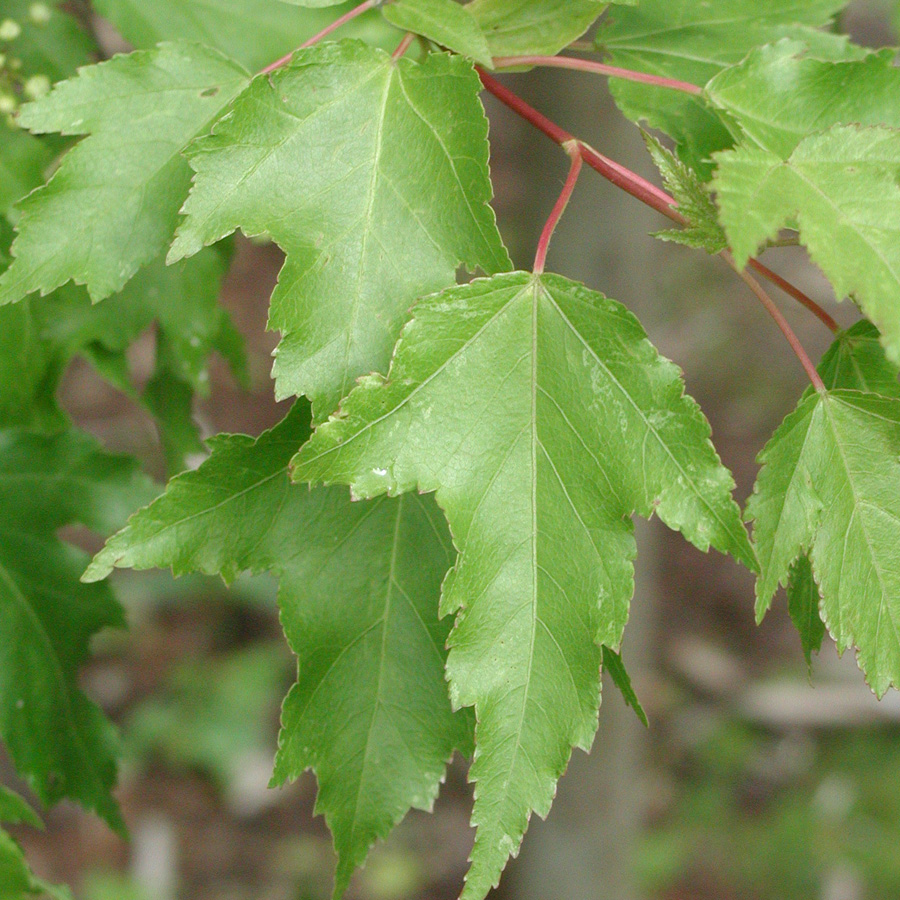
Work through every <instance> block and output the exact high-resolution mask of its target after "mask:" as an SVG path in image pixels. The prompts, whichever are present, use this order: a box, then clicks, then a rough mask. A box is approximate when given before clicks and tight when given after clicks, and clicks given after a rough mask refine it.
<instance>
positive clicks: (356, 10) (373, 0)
mask: <svg viewBox="0 0 900 900" xmlns="http://www.w3.org/2000/svg"><path fill="white" fill-rule="evenodd" d="M379 2H380V0H365V2H364V3H360V4H359V6H355V7H353V9H351V10H349V11H348V12H345V13H344V15H342V16H340V17H339V18H337V19H335V20H334V21H333V22H332V23H331V24H330V25H326V26H325V28H323V29H322V30H321V31H320V32H319V33H318V34H314V35H313V36H312V37H311V38H310V39H309V40H308V41H304V42H303V43H302V44H301V45H300V47H299V48H298V49H300V50H303V49H305V48H306V47H311V46H312V45H313V44H315V43H318V42H319V41H321V40H322V38H324V37H328V35H329V34H331V32H332V31H337V30H338V28H340V27H341V26H342V25H346V24H347V23H348V22H350V21H352V20H353V19H355V18H356V17H357V16H361V15H362V14H363V13H364V12H368V11H369V10H370V9H374V8H375V7H376V6H377V5H378V4H379ZM296 52H297V51H296V50H292V51H291V52H290V53H288V54H286V55H285V56H282V57H281V59H276V60H275V62H273V63H270V64H269V65H267V66H266V67H265V68H264V69H261V70H260V73H259V74H260V75H268V74H269V72H274V71H275V70H276V69H280V68H281V67H282V66H284V65H286V64H287V63H289V62H290V61H291V57H292V56H293V55H294V53H296Z"/></svg>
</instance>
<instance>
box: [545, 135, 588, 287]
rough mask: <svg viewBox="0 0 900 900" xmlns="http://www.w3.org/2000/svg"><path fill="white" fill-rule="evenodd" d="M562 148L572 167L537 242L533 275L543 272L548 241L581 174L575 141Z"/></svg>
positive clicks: (580, 161)
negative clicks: (567, 155)
mask: <svg viewBox="0 0 900 900" xmlns="http://www.w3.org/2000/svg"><path fill="white" fill-rule="evenodd" d="M563 148H564V149H565V151H566V153H568V154H569V156H570V158H571V160H572V165H571V166H570V168H569V175H568V177H567V178H566V183H565V184H564V185H563V189H562V192H561V193H560V195H559V199H558V200H557V201H556V205H555V206H554V207H553V211H552V212H551V213H550V218H549V219H547V224H546V225H545V226H544V230H543V232H542V234H541V239H540V240H539V241H538V246H537V253H536V254H535V257H534V274H535V275H540V274H541V273H542V272H543V271H544V265H545V264H546V262H547V249H548V248H549V246H550V239H551V238H552V237H553V232H554V231H556V226H557V225H558V224H559V220H560V219H561V218H562V214H563V213H564V212H565V211H566V207H567V206H568V205H569V200H571V199H572V192H573V191H574V190H575V185H576V183H577V182H578V176H579V175H580V174H581V164H582V162H583V157H582V155H581V148H580V147H579V146H578V142H577V141H567V142H566V143H565V144H563Z"/></svg>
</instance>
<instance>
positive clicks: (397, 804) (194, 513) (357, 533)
mask: <svg viewBox="0 0 900 900" xmlns="http://www.w3.org/2000/svg"><path fill="white" fill-rule="evenodd" d="M308 422H309V416H308V406H307V405H306V404H305V403H299V404H297V405H296V406H295V408H294V410H293V411H292V412H291V414H290V415H289V416H288V417H287V419H285V421H284V422H283V423H282V424H281V425H279V426H277V427H276V428H274V429H272V430H271V431H269V432H267V433H266V434H264V435H262V436H261V437H260V438H258V439H256V440H254V439H252V438H248V437H243V436H240V435H237V436H220V437H217V438H215V439H213V440H212V441H211V442H210V443H211V449H212V454H211V456H210V458H209V459H208V460H207V461H206V462H205V463H204V464H203V465H202V466H200V468H199V469H198V470H197V471H196V472H189V473H186V474H185V475H182V476H180V477H178V478H176V479H174V480H173V481H172V482H171V483H170V485H169V487H168V489H167V491H166V493H165V495H164V496H163V497H161V498H160V499H159V500H158V501H156V502H155V503H154V504H152V505H151V506H150V507H148V508H147V509H146V510H143V511H141V512H140V513H138V514H137V515H135V516H134V517H133V518H132V519H131V521H130V523H129V525H128V527H127V528H126V529H125V530H124V531H122V532H121V533H120V534H118V535H116V536H115V537H113V538H112V539H111V540H110V541H109V543H108V544H107V546H106V547H105V548H104V550H103V551H101V553H100V554H98V556H97V558H96V559H95V560H94V562H93V564H92V565H91V567H90V568H89V570H88V572H87V573H86V575H85V577H86V578H88V579H98V578H103V577H104V576H105V575H106V574H107V573H108V572H109V571H110V569H111V568H112V567H113V566H130V567H132V568H149V567H152V566H171V567H172V569H173V571H174V572H175V573H176V574H181V573H184V572H193V571H200V572H205V573H207V574H214V573H219V574H221V575H222V576H223V577H224V578H225V579H226V580H231V579H233V578H234V577H235V576H236V575H237V574H238V573H239V572H241V571H244V570H251V571H254V572H256V571H262V570H273V571H274V572H275V573H276V574H277V575H278V577H279V579H280V582H281V586H280V590H279V603H280V606H281V619H282V623H283V625H284V628H285V632H286V634H287V637H288V641H289V642H290V644H291V646H292V648H293V649H294V651H295V652H296V653H297V655H298V657H299V680H298V683H297V685H296V686H295V687H294V688H293V690H292V691H291V693H290V694H289V695H288V697H287V699H286V701H285V704H284V712H283V729H282V734H281V738H280V740H279V751H278V758H277V762H276V768H275V777H274V780H275V782H276V783H281V782H283V781H286V780H288V779H293V778H296V777H298V776H299V775H300V774H301V772H303V770H304V769H306V768H308V767H312V768H313V769H314V770H315V771H316V774H317V776H318V779H319V798H318V803H317V810H318V811H319V812H322V813H324V815H325V817H326V820H327V821H328V825H329V827H330V828H331V830H332V833H333V834H334V840H335V846H336V848H337V851H338V854H339V863H338V870H337V877H336V894H338V895H339V894H341V893H342V892H343V890H344V888H345V887H346V885H347V882H348V880H349V878H350V875H351V874H352V872H353V870H354V869H355V868H356V867H357V866H358V865H360V864H361V863H362V862H363V860H364V859H365V856H366V853H367V851H368V849H369V847H370V846H371V844H372V842H373V841H374V840H376V838H379V837H384V836H385V835H386V834H387V833H388V832H389V831H390V830H391V828H392V827H393V826H394V825H395V824H396V823H397V822H398V821H399V820H400V819H401V818H402V817H403V816H404V815H405V814H406V812H407V811H408V810H409V808H410V807H411V806H413V807H416V808H421V809H427V808H429V807H430V806H431V804H432V802H433V800H434V798H435V796H436V795H437V791H438V787H439V784H440V782H441V780H442V778H443V775H444V771H445V767H446V763H447V760H448V758H449V757H450V755H451V754H452V752H453V750H454V748H456V747H459V748H462V749H468V748H469V747H470V744H471V721H470V720H469V718H468V717H467V716H465V715H461V714H454V713H453V712H452V710H451V707H450V701H449V697H448V695H447V686H446V683H445V681H444V660H445V657H446V651H445V650H444V643H445V640H446V637H447V633H448V631H449V624H442V623H440V622H439V620H438V615H437V608H438V597H439V592H440V585H441V580H442V578H443V577H444V574H445V573H446V571H447V569H448V568H449V567H450V565H451V563H452V560H453V554H452V547H451V544H450V540H449V535H448V534H447V528H446V524H445V523H444V521H443V517H442V516H441V514H440V510H438V508H437V506H436V505H435V503H434V501H433V499H432V498H430V497H416V496H410V497H404V498H403V499H401V500H390V499H386V498H381V499H380V500H378V501H375V502H373V503H351V502H350V497H349V495H348V492H347V490H346V488H344V489H341V488H330V489H323V490H316V491H313V492H310V491H309V490H308V489H307V488H306V487H302V486H296V485H292V484H291V483H290V479H289V477H288V471H287V468H288V462H289V460H290V458H291V456H292V455H293V454H294V453H295V452H296V449H297V447H298V446H299V445H300V443H302V441H303V440H304V438H305V437H306V436H307V435H308V433H309V425H308Z"/></svg>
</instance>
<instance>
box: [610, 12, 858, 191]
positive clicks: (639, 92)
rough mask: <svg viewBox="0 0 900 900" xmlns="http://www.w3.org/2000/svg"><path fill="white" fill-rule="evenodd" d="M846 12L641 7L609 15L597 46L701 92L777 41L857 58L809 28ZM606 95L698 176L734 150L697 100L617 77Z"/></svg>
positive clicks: (841, 41) (621, 62) (629, 65)
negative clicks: (720, 154) (713, 159)
mask: <svg viewBox="0 0 900 900" xmlns="http://www.w3.org/2000/svg"><path fill="white" fill-rule="evenodd" d="M846 5H847V2H846V0H712V2H707V3H698V2H697V0H641V2H640V3H638V4H637V5H636V6H635V7H634V8H632V9H615V10H613V11H612V12H611V13H610V15H609V17H608V18H607V20H605V21H604V23H603V25H602V26H601V28H600V30H599V32H598V34H597V46H598V47H599V48H600V49H601V50H603V52H604V53H605V55H606V58H607V61H608V62H609V63H611V64H612V65H616V66H620V67H622V68H626V69H633V70H637V71H639V72H647V73H649V74H651V75H660V76H662V77H665V78H674V79H676V80H678V81H686V82H689V83H691V84H696V85H700V86H703V85H704V84H706V83H707V82H708V81H709V80H710V79H711V78H712V77H713V76H715V75H716V74H718V73H719V72H721V71H722V70H723V69H725V68H726V67H727V66H731V65H734V64H736V63H739V62H740V61H741V60H742V59H743V58H744V57H745V56H746V55H747V53H748V52H749V51H750V50H752V49H753V48H754V47H757V46H759V45H760V44H765V43H768V42H770V41H774V40H777V39H779V38H784V37H795V38H799V39H800V40H801V41H803V42H804V44H805V45H809V46H810V49H811V51H812V52H813V53H815V54H816V55H828V56H837V55H846V54H848V53H855V52H857V51H855V50H852V49H851V48H850V47H849V45H848V44H847V43H846V38H841V37H838V36H837V35H830V34H825V33H824V32H817V31H815V30H814V28H813V27H812V26H819V25H827V24H829V23H830V21H831V17H832V16H833V15H834V14H835V13H836V12H837V11H838V10H840V9H842V8H843V7H845V6H846ZM610 89H611V91H612V94H613V98H614V99H615V101H616V103H617V104H618V106H619V108H620V109H621V110H622V112H623V113H624V114H625V115H626V116H628V117H629V118H630V119H633V120H635V121H641V120H643V121H646V122H647V124H648V125H649V126H650V127H652V128H657V129H659V130H661V131H664V132H665V133H666V134H668V135H670V136H671V137H673V138H674V139H675V141H676V143H677V144H678V147H679V154H680V155H681V156H682V158H683V159H684V160H685V161H686V162H688V163H689V164H690V165H691V166H692V168H696V169H698V171H700V172H701V173H702V174H707V173H708V172H709V156H710V154H711V153H713V152H714V151H716V150H722V149H724V148H726V147H729V146H730V145H731V143H732V139H731V136H730V135H729V133H728V131H727V130H726V129H725V127H724V126H723V125H722V123H721V121H720V120H719V118H718V117H717V116H716V114H715V112H714V111H712V110H710V109H709V108H708V107H707V105H706V103H705V102H704V100H703V99H702V98H700V97H691V96H689V95H685V94H680V93H678V92H677V91H671V90H666V89H664V88H658V87H654V86H652V85H644V84H637V83H634V82H628V81H623V80H621V79H615V78H614V79H612V80H611V81H610ZM765 96H766V95H765V94H761V95H760V101H761V102H762V101H763V99H764V98H765Z"/></svg>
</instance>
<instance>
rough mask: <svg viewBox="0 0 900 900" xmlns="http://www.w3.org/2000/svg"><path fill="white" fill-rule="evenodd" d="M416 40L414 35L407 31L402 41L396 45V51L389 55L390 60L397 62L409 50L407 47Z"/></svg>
mask: <svg viewBox="0 0 900 900" xmlns="http://www.w3.org/2000/svg"><path fill="white" fill-rule="evenodd" d="M415 39H416V36H415V34H414V33H413V32H412V31H407V32H406V34H405V36H404V37H403V40H402V41H400V43H399V44H397V49H396V50H395V51H394V52H393V53H392V54H391V59H393V60H398V59H400V57H401V56H403V54H404V53H406V51H407V50H409V45H410V44H411V43H412V42H413V41H414V40H415Z"/></svg>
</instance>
